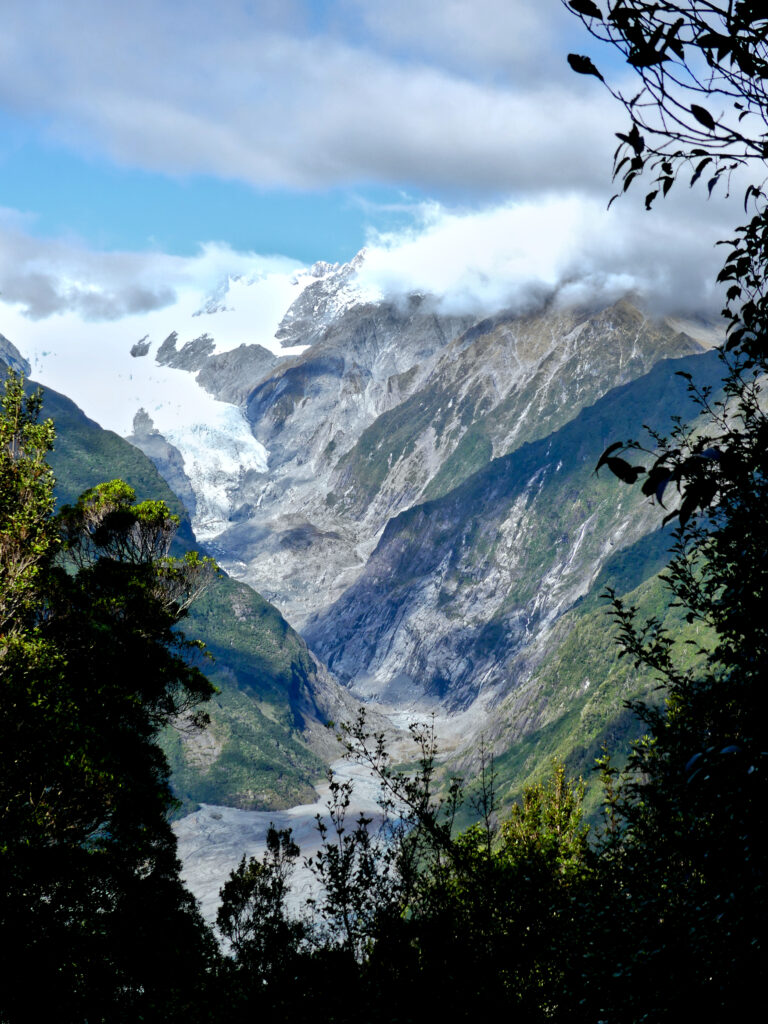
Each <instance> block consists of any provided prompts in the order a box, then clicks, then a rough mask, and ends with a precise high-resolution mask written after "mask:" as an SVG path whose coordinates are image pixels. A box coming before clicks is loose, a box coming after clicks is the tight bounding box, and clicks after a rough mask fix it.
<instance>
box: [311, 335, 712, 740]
mask: <svg viewBox="0 0 768 1024" xmlns="http://www.w3.org/2000/svg"><path fill="white" fill-rule="evenodd" d="M678 370H685V371H694V370H695V373H696V377H697V380H699V381H701V382H707V381H708V380H709V381H711V382H713V383H716V382H717V380H718V379H719V364H718V361H717V359H716V358H715V356H714V355H713V354H705V355H700V356H693V357H688V358H685V359H683V360H671V361H665V362H663V363H661V364H659V365H658V366H657V367H655V368H654V369H653V370H652V371H651V372H650V373H648V374H647V375H645V376H644V377H642V378H640V379H639V380H636V381H633V382H631V383H629V384H626V385H624V386H622V387H620V388H617V389H614V390H613V391H611V392H610V393H609V394H608V395H606V396H604V397H603V398H601V399H600V400H598V401H597V402H596V403H595V404H594V405H592V406H589V407H587V408H585V409H583V410H582V411H581V412H580V413H579V415H578V416H577V417H576V418H575V419H573V420H571V421H570V422H568V423H567V424H566V425H565V426H563V427H561V428H560V430H558V431H556V432H555V433H553V434H551V435H549V436H548V437H545V438H542V439H540V440H538V441H535V442H532V443H527V444H525V445H523V446H522V447H520V448H518V449H516V450H514V451H512V452H511V453H509V454H508V455H505V456H502V457H499V458H497V459H494V460H493V461H492V462H491V463H489V464H488V466H487V467H486V468H485V469H482V470H480V471H479V472H477V473H476V474H474V475H473V476H471V477H470V478H469V479H467V480H466V481H465V482H464V483H463V484H461V485H460V486H459V487H457V488H455V489H454V490H452V491H450V492H449V493H448V494H446V495H444V496H443V497H441V498H438V499H435V500H433V501H430V502H426V503H424V504H421V505H418V506H416V507H414V508H412V509H409V510H408V511H406V512H403V513H401V514H400V515H399V516H398V517H396V518H395V519H394V520H392V521H390V523H389V524H388V525H387V527H386V529H385V530H384V533H383V535H382V537H381V540H380V542H379V544H378V546H377V548H376V550H375V551H374V553H373V554H372V555H371V558H370V559H369V561H368V564H367V566H366V568H365V571H364V572H363V574H362V575H361V576H360V578H359V580H358V581H357V582H356V583H355V584H354V585H353V586H352V587H351V588H350V589H349V590H348V591H347V592H346V593H345V594H344V595H343V596H342V598H341V599H340V600H339V601H337V602H336V603H335V604H334V605H333V606H332V607H331V608H329V609H328V610H327V611H325V612H323V613H321V614H320V615H319V616H317V618H316V619H315V620H314V621H312V622H311V623H310V624H309V625H308V626H307V627H306V628H305V630H304V635H305V637H306V638H307V640H308V643H309V644H310V647H311V648H312V649H313V650H315V651H316V652H317V653H318V655H319V656H320V657H322V658H323V659H324V660H325V661H326V663H327V664H328V665H329V667H331V668H332V670H333V671H334V672H335V673H336V674H337V675H338V676H339V678H341V679H342V680H344V681H345V682H346V683H347V685H349V686H350V688H351V689H352V690H353V692H355V693H356V694H357V695H359V696H360V697H362V698H364V699H376V700H379V701H382V702H384V703H385V704H392V705H397V706H404V705H409V704H410V705H411V706H413V707H414V708H418V707H421V708H422V709H428V708H435V707H440V708H442V709H444V710H445V711H447V712H450V713H453V714H456V713H458V712H461V711H468V712H469V713H470V721H472V720H474V721H475V726H476V727H477V728H480V727H482V725H483V723H484V721H485V711H487V710H488V709H490V708H493V707H496V706H498V705H499V703H500V702H501V701H502V700H503V699H505V698H507V697H508V695H509V694H510V692H511V691H514V690H515V689H516V688H518V687H520V686H522V685H523V683H524V682H525V680H526V679H527V678H528V677H529V676H530V674H531V672H532V670H533V669H534V668H535V663H536V658H537V657H539V658H540V657H541V656H542V655H541V652H542V651H543V650H544V649H545V648H546V646H547V643H548V635H549V633H550V631H551V630H552V628H553V627H554V626H555V624H556V622H557V621H558V619H559V618H560V616H561V615H562V614H563V613H564V612H566V611H567V610H568V609H569V608H570V607H572V606H573V604H574V603H575V602H576V601H577V600H578V599H579V598H580V597H583V596H584V595H586V594H587V593H588V592H589V591H590V589H591V587H592V585H593V583H594V581H595V580H596V578H597V577H598V575H599V573H600V571H601V569H602V567H603V566H604V565H605V563H606V562H607V560H608V559H609V558H610V557H612V556H613V555H614V554H615V552H616V551H617V550H619V549H621V548H623V547H625V546H627V545H630V544H633V543H634V542H636V541H637V540H639V539H640V538H641V537H642V536H643V535H644V534H646V533H647V532H649V530H651V529H652V528H654V527H655V526H656V525H657V524H658V515H657V514H656V513H655V512H653V510H650V509H649V508H648V507H647V505H643V504H642V503H641V501H640V500H639V496H638V494H637V493H636V492H635V491H628V490H626V489H622V488H621V487H620V485H618V484H617V483H616V482H615V481H614V480H613V478H610V479H609V478H608V475H603V476H601V477H600V478H595V476H594V474H593V473H592V470H593V467H594V465H595V463H596V461H597V459H598V457H599V454H600V452H601V451H602V450H603V449H604V447H605V446H606V445H607V444H608V443H609V442H610V441H612V440H615V439H616V438H617V437H622V436H629V435H630V434H631V433H632V432H633V431H634V430H635V429H636V427H637V424H638V423H639V422H642V421H644V422H646V423H648V424H649V425H652V426H656V427H659V428H662V429H663V428H666V427H667V426H668V423H669V416H670V414H671V412H672V411H675V412H682V413H683V414H685V409H686V405H688V408H689V409H691V412H693V411H695V410H693V409H692V407H691V406H690V401H689V399H688V398H687V393H686V388H685V383H684V381H683V380H682V379H681V378H680V377H679V376H677V375H676V373H677V371H678ZM537 651H538V655H537ZM509 707H510V709H511V710H512V711H513V710H514V709H512V706H511V705H510V706H509ZM475 726H473V728H474V727H475Z"/></svg>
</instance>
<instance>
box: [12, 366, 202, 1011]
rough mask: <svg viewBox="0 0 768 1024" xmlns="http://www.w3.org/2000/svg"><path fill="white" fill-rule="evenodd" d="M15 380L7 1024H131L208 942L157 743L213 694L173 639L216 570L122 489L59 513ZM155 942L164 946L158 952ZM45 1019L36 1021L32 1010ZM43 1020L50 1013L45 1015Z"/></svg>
mask: <svg viewBox="0 0 768 1024" xmlns="http://www.w3.org/2000/svg"><path fill="white" fill-rule="evenodd" d="M40 401H41V399H40V395H39V393H37V394H34V395H31V396H26V395H25V393H24V388H23V381H22V380H21V378H20V377H17V376H16V375H14V374H12V373H11V374H9V377H8V379H7V381H6V386H5V395H4V400H3V406H2V415H0V477H1V478H2V482H3V488H2V514H1V518H0V538H2V539H1V540H0V610H1V614H2V618H1V620H0V629H1V630H2V632H1V635H0V676H1V677H2V687H1V688H0V721H2V747H3V754H4V759H3V773H2V776H1V777H0V803H1V805H2V807H3V831H2V836H1V838H0V875H1V879H0V881H1V884H2V890H3V894H4V899H3V903H2V909H1V910H0V914H1V919H2V929H3V933H4V934H5V935H12V936H13V943H12V945H11V948H10V949H9V950H8V953H7V957H6V967H7V968H8V979H9V982H8V984H6V985H4V986H3V991H2V993H0V1001H1V1003H0V1005H1V1006H2V1010H0V1015H2V1016H3V1019H8V1020H17V1019H18V1020H24V1019H28V1015H29V1003H30V993H29V990H28V987H27V986H26V985H25V984H24V983H23V979H24V978H25V977H26V976H27V973H26V970H25V968H26V967H28V966H29V964H30V963H33V964H35V967H36V970H38V971H39V972H40V975H41V977H43V978H45V982H46V983H45V987H44V990H43V991H42V992H41V993H39V994H38V997H37V998H38V1000H39V1001H40V1006H39V1009H40V1010H41V1014H42V1016H44V1017H45V1016H49V1015H51V1014H54V1015H56V1016H58V1018H59V1019H64V1020H69V1019H86V1018H87V1019H94V1020H101V1019H110V1020H135V1019H136V1018H137V1016H139V1015H140V1014H142V1013H155V1012H161V1007H162V1008H164V1011H163V1012H171V1008H176V1009H179V1008H180V1007H181V1006H183V1005H184V1004H185V1001H186V998H187V996H186V995H185V992H184V990H185V987H187V986H188V987H189V990H190V992H191V989H192V978H193V977H194V975H195V974H199V973H200V972H202V971H203V969H204V964H205V963H206V960H207V957H208V955H209V952H210V949H209V942H210V940H209V939H208V937H207V936H206V932H205V929H204V928H203V926H202V922H201V921H200V919H199V916H198V914H197V910H196V907H195V904H194V901H193V900H192V898H191V896H190V895H189V894H188V893H187V892H186V891H185V890H184V888H183V886H182V884H181V881H180V879H179V874H178V870H179V865H178V861H177V860H176V855H175V841H174V838H173V835H172V833H171V831H170V827H169V825H168V822H167V816H166V812H167V810H168V808H169V807H170V806H171V805H172V803H173V798H172V796H171V791H170V788H169V783H168V768H167V763H166V761H165V758H164V757H163V755H162V753H161V751H160V750H159V748H158V747H157V745H156V743H155V737H156V734H157V730H158V729H159V728H160V727H161V726H162V725H164V724H165V723H166V722H168V721H169V720H170V719H171V718H172V717H174V716H176V715H178V714H180V713H181V712H182V711H184V710H189V709H192V708H193V707H195V706H196V705H197V704H199V702H200V701H201V700H204V699H206V698H207V697H208V696H209V695H210V693H211V686H210V684H209V683H208V681H207V680H206V678H205V676H203V675H202V673H201V672H200V671H199V669H198V668H197V667H195V666H194V665H193V664H192V662H191V660H190V655H191V654H192V653H194V651H196V649H197V648H196V645H194V644H190V643H189V642H187V641H186V640H185V638H184V636H183V635H182V634H180V633H178V632H177V631H176V630H175V629H174V628H173V627H174V626H175V625H176V623H177V622H178V620H179V619H180V618H181V617H182V615H183V614H184V608H185V607H186V605H187V603H188V602H189V600H191V598H192V596H193V595H194V593H196V592H197V591H198V590H199V589H200V587H201V586H203V585H204V583H205V581H206V579H208V578H209V577H210V576H211V574H212V573H213V572H214V567H213V565H212V563H210V562H209V561H207V560H204V559H199V558H198V557H197V556H194V555H187V556H186V557H185V558H184V559H182V560H175V559H171V558H169V557H168V556H167V548H168V544H169V542H170V538H171V536H172V534H173V530H174V528H175V525H176V523H175V522H174V520H173V519H172V517H171V516H170V513H169V510H168V508H167V507H166V506H165V505H164V504H163V503H162V502H144V503H139V504H136V503H135V502H134V494H133V491H132V490H131V488H129V487H128V486H127V485H125V484H123V483H122V482H120V481H113V482H112V483H110V484H105V485H101V486H100V487H97V488H94V489H92V490H91V491H90V492H87V493H86V494H85V495H83V496H82V498H81V499H80V500H79V501H78V502H77V504H76V505H74V506H70V507H68V508H65V509H63V510H62V512H61V513H60V514H59V515H54V513H53V486H54V481H53V474H52V473H51V471H50V469H49V468H48V466H47V454H48V452H49V451H50V448H51V445H52V444H53V426H52V424H51V422H50V421H46V422H44V423H42V424H40V423H38V414H39V411H40ZM161 934H162V942H160V941H159V936H160V935H161ZM43 1000H49V1001H50V1003H51V1007H49V1008H48V1009H45V1010H44V1012H43V1006H42V1001H43ZM54 1008H55V1009H54Z"/></svg>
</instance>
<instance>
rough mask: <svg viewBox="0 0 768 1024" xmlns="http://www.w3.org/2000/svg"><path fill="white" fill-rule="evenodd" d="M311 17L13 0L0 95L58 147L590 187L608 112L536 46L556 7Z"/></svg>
mask: <svg viewBox="0 0 768 1024" xmlns="http://www.w3.org/2000/svg"><path fill="white" fill-rule="evenodd" d="M321 9H322V10H325V15H324V18H323V19H322V20H323V23H322V24H321V25H320V27H319V29H318V28H317V26H313V24H312V18H311V12H309V11H308V9H307V8H306V6H305V5H303V4H301V3H293V4H292V5H289V6H288V7H286V8H285V9H284V10H282V9H281V8H280V5H278V4H276V3H268V4H258V5H251V4H245V3H238V2H235V0H228V2H225V3H221V4H217V5H215V6H214V5H211V4H208V3H203V2H201V0H198V2H186V3H171V2H170V0H164V2H160V0H136V2H135V3H133V4H131V5H118V4H105V3H103V2H101V0H71V2H69V3H67V4H58V5H52V4H50V3H47V2H44V0H28V2H27V3H25V4H23V5H22V4H16V5H11V7H10V9H9V10H8V11H6V12H4V18H3V25H2V27H1V28H0V33H1V34H0V103H2V104H4V105H5V106H6V107H7V108H9V109H11V110H15V111H16V112H18V113H20V114H22V115H34V116H36V117H38V118H39V117H42V118H44V120H45V123H46V124H47V126H48V130H49V131H50V132H52V133H53V134H54V135H55V136H56V137H58V138H59V139H63V140H65V141H66V142H67V143H69V144H70V145H73V146H76V147H78V148H81V149H83V148H84V149H85V150H86V151H91V152H94V153H99V154H103V153H106V154H108V155H109V156H110V157H111V158H113V159H115V160H117V161H119V162H122V163H124V164H126V165H129V166H138V167H142V168H148V169H152V170H159V171H161V172H165V173H171V174H194V173H205V174H213V175H217V176H219V177H222V178H229V179H239V180H242V181H246V182H249V183H251V184H254V185H260V186H274V185H279V186H286V185H289V186H298V187H325V186H329V185H337V184H349V183H352V182H357V183H361V182H371V181H375V182H385V183H390V184H391V183H395V184H409V185H411V186H419V187H422V188H424V189H425V190H427V191H429V190H430V189H434V188H436V187H438V186H448V187H451V188H456V187H458V188H465V189H468V190H476V191H477V190H479V191H483V190H486V191H487V190H491V191H495V192H499V191H504V190H509V189H518V190H536V189H537V188H538V187H540V186H543V187H579V186H581V185H586V184H589V183H591V184H592V185H595V184H598V187H602V188H604V187H605V182H606V181H607V175H608V166H609V153H610V148H611V146H612V142H611V139H612V136H611V134H610V130H609V129H608V128H607V127H606V126H607V125H614V124H617V123H618V122H620V121H621V113H620V111H618V110H617V109H616V107H615V106H614V105H613V104H612V102H611V101H610V99H609V97H607V95H606V94H605V92H604V90H601V89H600V87H599V85H598V83H597V82H595V81H594V80H591V81H585V80H584V79H583V78H580V77H579V76H575V75H570V74H569V73H568V72H567V69H566V65H565V47H563V50H562V52H559V51H558V50H557V48H555V52H554V53H550V54H547V53H546V51H547V47H548V46H550V45H551V39H552V35H553V33H555V29H554V28H553V27H552V26H553V25H554V26H560V25H561V24H567V25H568V27H569V28H570V26H571V22H575V20H574V19H571V18H570V17H569V15H567V13H565V12H564V11H563V10H562V8H561V7H560V5H559V4H558V3H556V2H553V4H552V5H551V9H550V7H549V6H547V8H546V10H544V9H542V8H541V7H540V6H537V5H535V4H534V3H532V2H518V3H507V2H502V0H481V2H477V0H475V2H473V3H469V2H468V0H462V2H457V0H451V2H448V3H446V4H440V5H435V4H428V3H427V2H426V0H419V2H416V3H411V2H409V3H408V4H405V2H404V0H396V2H395V3H394V5H392V4H389V5H381V4H378V3H377V4H375V5H374V4H372V3H358V2H356V0H337V2H336V3H329V4H328V5H325V7H324V8H321ZM355 11H356V12H357V15H358V17H357V19H355V18H353V17H352V14H353V13H355ZM315 15H316V16H317V7H315ZM355 24H358V25H359V24H362V26H363V28H362V30H361V31H356V30H355ZM557 31H558V32H559V31H560V29H559V28H558V29H557ZM555 34H556V33H555ZM406 42H408V46H406V47H405V50H403V46H404V44H405V43H406Z"/></svg>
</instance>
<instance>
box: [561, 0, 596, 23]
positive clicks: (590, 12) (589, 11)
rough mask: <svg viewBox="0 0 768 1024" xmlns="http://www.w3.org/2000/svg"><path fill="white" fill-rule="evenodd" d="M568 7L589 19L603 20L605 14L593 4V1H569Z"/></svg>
mask: <svg viewBox="0 0 768 1024" xmlns="http://www.w3.org/2000/svg"><path fill="white" fill-rule="evenodd" d="M568 6H569V7H570V8H571V10H572V11H576V13H577V14H584V15H586V17H587V18H599V19H600V21H602V20H603V12H602V11H601V10H600V8H599V7H598V6H597V4H594V3H592V0H568Z"/></svg>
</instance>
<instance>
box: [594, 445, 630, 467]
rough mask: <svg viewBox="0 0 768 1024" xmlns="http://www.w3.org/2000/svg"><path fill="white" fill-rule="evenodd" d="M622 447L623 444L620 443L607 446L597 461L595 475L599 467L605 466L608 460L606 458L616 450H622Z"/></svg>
mask: <svg viewBox="0 0 768 1024" xmlns="http://www.w3.org/2000/svg"><path fill="white" fill-rule="evenodd" d="M623 447H624V444H623V442H622V441H614V442H613V444H609V445H608V447H607V448H606V449H605V451H604V452H603V454H602V455H601V456H600V458H599V459H598V461H597V465H596V466H595V472H596V473H597V471H598V470H599V469H600V467H601V466H604V465H605V463H606V461H607V460H608V457H609V456H610V455H612V454H613V452H615V451H616V450H617V449H619V448H623Z"/></svg>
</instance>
